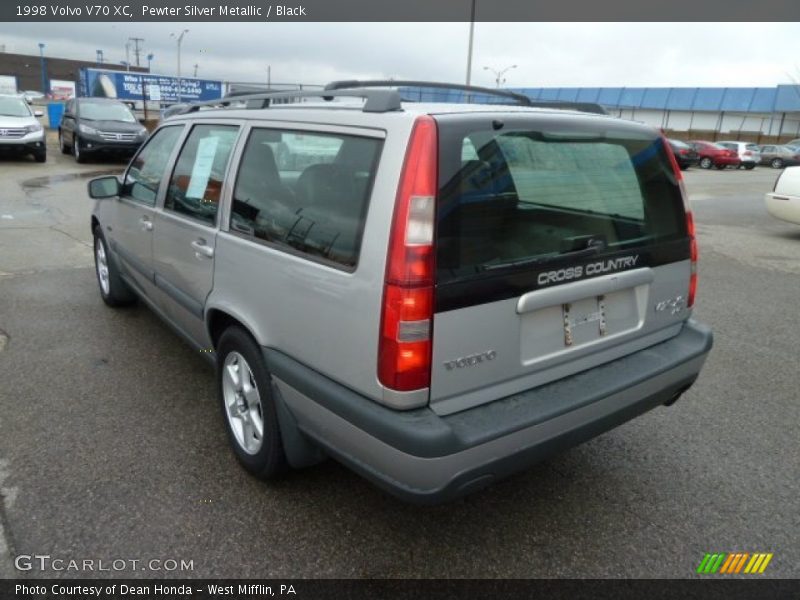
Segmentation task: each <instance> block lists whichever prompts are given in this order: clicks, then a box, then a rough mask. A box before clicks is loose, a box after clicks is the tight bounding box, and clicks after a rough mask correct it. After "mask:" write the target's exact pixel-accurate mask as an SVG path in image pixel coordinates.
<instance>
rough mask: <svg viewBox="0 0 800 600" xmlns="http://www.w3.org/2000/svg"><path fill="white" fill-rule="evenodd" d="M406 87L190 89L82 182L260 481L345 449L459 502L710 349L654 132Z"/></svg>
mask: <svg viewBox="0 0 800 600" xmlns="http://www.w3.org/2000/svg"><path fill="white" fill-rule="evenodd" d="M411 84H414V85H420V84H419V82H339V83H338V84H331V85H330V86H329V89H327V90H326V91H324V92H282V93H264V94H255V95H247V96H241V97H236V98H233V97H230V98H225V99H223V100H220V101H216V103H214V102H211V103H204V104H196V105H187V106H185V107H182V108H181V107H179V110H175V111H173V112H175V113H177V114H175V115H174V116H171V117H170V118H168V119H165V120H164V121H163V122H162V123H161V125H160V126H159V127H158V128H157V129H156V130H155V131H154V132H153V134H152V135H151V136H150V138H149V139H148V141H147V142H146V143H145V144H144V146H143V147H142V148H141V149H140V150H139V151H138V153H137V154H136V155H135V157H134V158H133V160H132V161H131V163H130V165H129V166H128V167H127V170H126V171H125V173H124V175H123V176H122V177H121V178H117V177H101V178H97V179H94V180H92V181H91V182H90V183H89V195H90V196H91V197H92V198H95V199H96V200H97V202H96V204H95V207H94V211H93V214H92V218H91V228H92V231H93V233H94V240H95V242H94V248H95V259H96V271H97V280H98V283H99V288H100V294H101V296H102V298H103V300H104V301H105V303H106V304H108V305H109V306H114V307H117V306H121V305H124V304H128V303H131V302H133V301H134V300H135V299H137V298H138V299H140V300H141V301H143V302H144V303H145V304H147V305H148V306H149V307H150V308H151V309H152V310H153V311H154V312H156V313H157V314H158V315H159V316H160V317H161V318H162V319H163V320H164V321H166V322H167V323H168V324H169V325H171V326H172V327H173V328H174V329H175V330H176V331H177V332H179V333H180V334H181V335H182V336H183V337H184V338H186V340H187V341H188V342H189V343H190V344H191V345H192V346H193V347H195V348H196V349H197V350H198V351H203V352H201V353H200V354H201V356H203V357H206V358H207V359H208V360H209V361H211V362H212V363H213V364H214V366H215V369H216V382H217V393H218V396H219V404H220V408H221V411H222V416H223V417H222V418H223V420H224V423H225V425H226V427H227V430H228V434H229V437H230V441H231V445H232V448H233V451H234V452H235V454H236V456H237V458H238V459H239V461H240V462H241V464H242V465H243V466H244V467H245V468H246V469H247V470H248V471H250V472H251V473H253V474H254V475H255V476H257V477H260V478H264V479H269V478H273V477H276V476H278V475H280V474H281V473H282V472H284V471H285V470H286V469H288V468H300V467H304V466H308V465H311V464H314V463H316V462H319V461H320V460H323V459H324V458H325V457H327V456H331V457H334V458H335V459H336V460H339V461H341V462H342V463H344V464H345V465H347V466H349V467H350V468H352V469H353V470H355V471H357V472H358V473H360V474H361V475H363V476H364V477H366V478H368V479H369V480H371V481H373V482H374V483H375V484H377V485H378V486H380V487H382V488H383V489H385V490H388V491H389V492H391V493H393V494H395V495H397V496H399V497H401V498H403V499H406V500H410V501H415V502H423V503H434V502H442V501H446V500H450V499H453V498H455V497H458V496H461V495H463V494H466V493H469V492H472V491H474V490H477V489H479V488H482V487H484V486H486V485H488V484H490V483H491V482H492V481H495V480H497V479H499V478H502V477H505V476H508V475H510V474H512V473H514V472H517V471H520V470H523V469H525V468H527V467H528V466H530V465H531V464H533V463H535V462H537V461H539V460H542V459H543V458H545V457H547V456H549V455H552V454H553V453H556V452H559V451H561V450H564V449H566V448H569V447H571V446H574V445H576V444H579V443H581V442H583V441H585V440H588V439H590V438H592V437H594V436H597V435H599V434H600V433H602V432H605V431H607V430H609V429H611V428H613V427H615V426H617V425H619V424H621V423H624V422H626V421H628V420H630V419H632V418H633V417H636V416H637V415H639V414H641V413H644V412H645V411H648V410H650V409H652V408H655V407H657V406H661V405H670V404H672V403H673V402H675V400H677V399H678V397H679V396H680V395H681V394H682V393H683V392H685V391H686V390H687V389H688V388H689V387H690V386H691V385H692V383H693V382H694V381H695V379H696V378H697V376H698V374H699V372H700V370H701V368H702V366H703V363H704V361H705V359H706V356H707V355H708V353H709V351H710V349H711V345H712V335H711V332H710V331H709V329H708V328H707V327H705V326H703V325H701V324H699V323H697V322H696V321H694V320H693V319H692V318H691V315H692V305H693V303H694V300H695V290H696V286H697V273H696V269H697V244H696V240H695V232H694V225H693V222H692V215H691V212H690V211H689V207H688V204H687V197H686V194H685V191H684V189H683V182H682V176H681V171H680V169H679V168H678V166H677V164H676V162H675V158H674V156H673V155H672V151H671V149H670V146H669V144H668V143H667V142H666V140H665V139H664V138H663V136H661V134H660V133H659V132H657V131H655V130H653V129H651V128H649V127H647V126H644V125H641V124H639V123H634V122H629V121H625V120H621V119H617V118H612V117H609V116H607V115H603V114H597V113H602V112H603V111H602V110H596V111H594V112H587V110H592V109H591V107H589V108H588V109H587V107H585V106H574V107H570V106H568V105H566V106H565V105H564V103H560V104H559V105H557V106H556V105H553V106H550V105H547V104H546V103H535V102H532V101H530V100H529V99H528V98H527V97H525V96H520V95H517V94H514V93H511V92H502V91H496V90H485V89H482V88H464V86H445V85H444V84H435V83H426V84H424V86H427V87H431V88H440V87H456V88H459V89H460V90H461V91H462V92H466V94H467V96H466V99H467V100H468V102H466V103H460V104H444V103H429V104H426V103H421V102H410V101H405V100H404V99H403V93H405V92H404V90H407V89H408V88H407V87H403V86H408V85H411ZM390 86H391V87H390ZM398 86H399V87H398ZM321 95H322V96H323V97H322V98H319V97H320V96H321ZM312 96H316V97H317V98H318V99H315V100H313V101H311V102H309V100H310V99H311V97H312ZM479 98H484V99H489V100H491V101H486V102H478V99H479Z"/></svg>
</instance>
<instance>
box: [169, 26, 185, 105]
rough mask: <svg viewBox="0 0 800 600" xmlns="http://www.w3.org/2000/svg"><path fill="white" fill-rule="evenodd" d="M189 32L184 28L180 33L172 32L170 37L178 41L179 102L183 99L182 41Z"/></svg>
mask: <svg viewBox="0 0 800 600" xmlns="http://www.w3.org/2000/svg"><path fill="white" fill-rule="evenodd" d="M187 33H189V30H188V29H184V30H183V31H181V32H180V33H179V34H176V33H170V34H169V37H171V38H175V40H176V41H177V42H178V102H180V101H181V43H182V42H183V36H185V35H186V34H187Z"/></svg>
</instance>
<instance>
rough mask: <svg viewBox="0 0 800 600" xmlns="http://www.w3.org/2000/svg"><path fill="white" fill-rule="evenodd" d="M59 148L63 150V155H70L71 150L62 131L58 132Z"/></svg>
mask: <svg viewBox="0 0 800 600" xmlns="http://www.w3.org/2000/svg"><path fill="white" fill-rule="evenodd" d="M58 148H59V150H61V154H69V153H70V150H71V148H70V147H69V146H67V144H66V142H64V133H63V132H62V131H61V130H60V129H59V130H58Z"/></svg>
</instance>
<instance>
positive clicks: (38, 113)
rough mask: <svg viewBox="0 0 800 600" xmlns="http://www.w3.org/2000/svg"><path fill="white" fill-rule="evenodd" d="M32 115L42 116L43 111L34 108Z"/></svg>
mask: <svg viewBox="0 0 800 600" xmlns="http://www.w3.org/2000/svg"><path fill="white" fill-rule="evenodd" d="M33 116H34V117H43V116H44V112H43V111H41V110H35V111H33Z"/></svg>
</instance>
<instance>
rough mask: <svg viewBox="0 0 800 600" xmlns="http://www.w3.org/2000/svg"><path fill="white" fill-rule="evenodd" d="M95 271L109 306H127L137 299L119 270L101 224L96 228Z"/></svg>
mask: <svg viewBox="0 0 800 600" xmlns="http://www.w3.org/2000/svg"><path fill="white" fill-rule="evenodd" d="M94 272H95V274H96V275H97V285H98V286H99V287H100V296H101V297H102V298H103V302H105V303H106V304H107V305H108V306H112V307H117V306H125V305H126V304H131V303H132V302H133V301H134V300H135V296H134V295H133V292H131V290H130V288H129V287H128V286H127V285H126V284H125V282H124V281H123V280H122V278H121V277H120V275H119V273H118V272H117V267H116V265H115V264H114V261H113V260H112V259H111V256H110V255H109V253H108V246H107V245H106V239H105V237H103V231H102V230H101V229H100V226H99V225H98V226H97V227H95V229H94Z"/></svg>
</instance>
